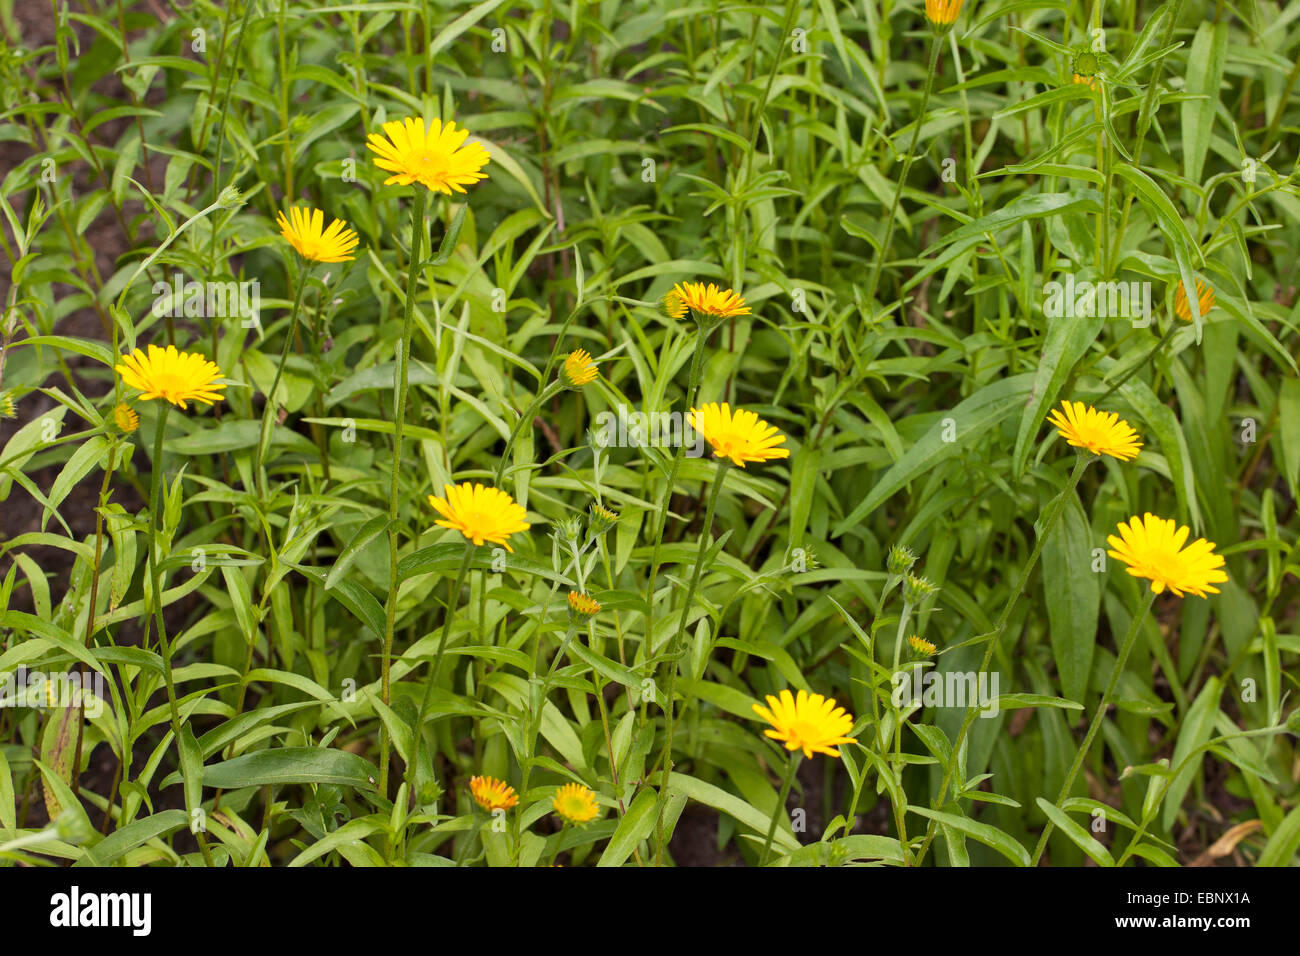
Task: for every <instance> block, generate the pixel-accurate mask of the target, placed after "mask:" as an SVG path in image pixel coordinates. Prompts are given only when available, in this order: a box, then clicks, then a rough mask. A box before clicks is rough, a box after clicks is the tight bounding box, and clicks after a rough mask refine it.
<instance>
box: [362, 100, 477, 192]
mask: <svg viewBox="0 0 1300 956" xmlns="http://www.w3.org/2000/svg"><path fill="white" fill-rule="evenodd" d="M468 138H469V130H467V129H457V128H456V124H455V123H454V122H450V121H449V122H447V123H443V122H442V120H438V119H435V120H431V121H430V122H429V125H428V126H427V127H426V126H425V125H424V120H423V119H421V118H420V117H418V116H415V117H412V116H408V117H407V118H406V119H404V120H393V121H392V122H389V123H385V124H384V133H383V135H382V136H381V135H380V134H379V133H371V134H370V136H369V137H367V139H366V146H367V147H368V148H369V149H370V151H371V152H373V153H375V154H376V158H375V165H376V166H378V167H379V168H380V169H384V170H387V171H388V172H390V173H392V174H393V175H391V176H389V177H388V178H387V179H385V180H384V185H385V186H391V185H392V184H393V183H398V184H399V185H402V186H410V185H411V184H412V183H420V184H421V185H422V186H426V187H428V188H429V189H432V190H433V191H434V192H440V193H443V194H444V195H447V196H450V195H451V194H452V193H453V192H458V193H463V192H465V187H466V186H472V185H474V184H475V183H477V182H478V181H479V180H481V179H487V178H488V177H487V173H481V172H479V170H480V169H482V168H483V167H484V166H486V165H487V164H488V162H489V160H490V159H491V157H490V156H489V155H488V151H487V147H485V146H484V145H483V144H482V143H480V142H477V141H476V142H473V143H466V142H465V140H466V139H468Z"/></svg>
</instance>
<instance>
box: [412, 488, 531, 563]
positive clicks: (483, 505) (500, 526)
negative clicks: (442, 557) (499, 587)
mask: <svg viewBox="0 0 1300 956" xmlns="http://www.w3.org/2000/svg"><path fill="white" fill-rule="evenodd" d="M443 494H444V495H446V497H445V498H438V497H436V496H434V495H429V504H431V505H432V506H433V507H434V510H436V511H437V512H438V513H439V514H440V515H442V519H441V520H438V521H435V522H434V524H436V525H439V526H441V527H443V528H450V529H451V530H453V531H459V532H460V533H461V534H463V535H464V536H465V537H466V538H468V539H469V540H470V541H473V542H474V544H476V545H481V544H483V543H484V542H491V543H492V544H499V545H501V546H502V547H503V548H505V549H506V550H507V551H509V552H510V553H511V554H513V553H514V550H515V549H514V548H512V547H510V542H509V541H508V540H507V539H508V538H509V537H510V536H511V535H512V534H518V533H519V532H521V531H527V530H528V529H529V528H530V527H531V524H530V523H529V521H528V512H527V511H525V510H524V509H523V507H521V506H520V505H518V504H516V503H515V499H513V498H511V497H510V495H508V494H506V492H504V491H501V490H500V489H498V488H489V487H488V486H487V485H480V484H473V483H471V482H468V481H466V482H462V483H461V484H459V485H444V486H443Z"/></svg>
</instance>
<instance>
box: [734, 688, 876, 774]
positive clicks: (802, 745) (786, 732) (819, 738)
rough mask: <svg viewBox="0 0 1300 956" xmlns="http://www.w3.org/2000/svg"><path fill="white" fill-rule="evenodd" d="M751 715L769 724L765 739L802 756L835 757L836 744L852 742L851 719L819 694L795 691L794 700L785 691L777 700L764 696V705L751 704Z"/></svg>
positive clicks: (791, 695)
mask: <svg viewBox="0 0 1300 956" xmlns="http://www.w3.org/2000/svg"><path fill="white" fill-rule="evenodd" d="M754 713H756V714H758V716H759V717H761V718H763V719H764V720H766V721H767V722H768V723H769V724H771V725H772V729H771V730H765V731H763V733H765V734H766V735H767V736H769V737H771V738H772V739H773V740H779V741H781V742H782V743H783V744H785V749H786V750H802V751H803V754H804V756H805V757H812V755H813V754H815V753H818V754H825V755H826V756H828V757H838V756H839V755H840V752H839V751H838V750H836V749H835V748H836V746H838V745H839V744H848V743H852V742H853V738H852V737H849V736H847V734H848V732H849V731H850V730H852V729H853V716H852V715H851V714H849V712H848V711H846V710H845V709H844V708H843V707H836V706H835V701H834V700H832V699H830V698H826V697H823V696H822V695H821V694H809V693H808V692H807V691H806V690H801V691H799V695H798V696H797V697H796V696H794V695H793V694H791V693H790V691H788V690H783V691H781V696H780V697H773V696H772V695H771V694H768V695H767V706H766V707H764V706H762V705H761V704H755V705H754Z"/></svg>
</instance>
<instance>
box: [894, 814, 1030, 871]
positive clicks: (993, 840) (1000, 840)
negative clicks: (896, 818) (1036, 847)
mask: <svg viewBox="0 0 1300 956" xmlns="http://www.w3.org/2000/svg"><path fill="white" fill-rule="evenodd" d="M907 809H908V810H909V811H910V812H912V813H916V814H920V815H921V816H923V817H929V818H930V819H931V820H935V821H937V822H938V823H946V824H947V825H948V826H950V827H952V828H953V829H954V830H960V831H961V832H962V833H964V834H966V835H967V836H968V837H970V838H971V839H972V840H978V841H979V842H980V843H983V844H984V845H985V846H988V847H992V848H993V849H995V850H997V851H998V852H999V853H1001V854H1002V855H1003V856H1005V857H1006V858H1007V859H1008V860H1010V861H1011V862H1012V863H1015V864H1016V865H1017V866H1029V862H1030V861H1029V851H1028V850H1026V849H1025V848H1024V847H1023V846H1021V845H1020V844H1019V843H1017V842H1016V841H1015V840H1014V839H1013V838H1012V837H1011V836H1009V835H1008V834H1006V833H1003V832H1002V831H1001V830H999V829H998V828H997V827H993V826H989V825H988V824H987V823H979V822H977V821H975V820H971V819H969V818H968V817H959V816H956V815H955V814H952V813H942V812H940V811H938V810H930V809H928V808H927V807H918V806H909V807H908V808H907Z"/></svg>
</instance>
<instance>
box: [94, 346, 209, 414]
mask: <svg viewBox="0 0 1300 956" xmlns="http://www.w3.org/2000/svg"><path fill="white" fill-rule="evenodd" d="M116 368H117V371H118V373H120V374H121V376H122V381H123V382H125V383H126V385H127V386H128V387H129V388H138V389H139V390H140V392H141V395H140V397H141V398H142V399H145V400H147V401H151V400H153V399H155V398H162V399H166V400H167V401H169V402H171V403H172V404H173V405H176V406H178V407H180V408H182V409H183V408H185V403H186V402H190V401H193V402H202V403H203V404H204V405H211V404H212V403H213V402H217V401H220V400H221V397H222V391H223V390H224V389H225V387H226V386H225V384H224V383H221V382H218V381H217V379H219V378H221V369H219V368H217V366H216V364H215V363H214V362H209V361H208V360H207V359H205V358H204V357H203V356H202V355H199V354H198V353H197V352H178V351H177V350H176V346H174V345H169V346H167V348H165V349H160V348H159V347H158V346H156V345H151V346H149V352H148V354H146V353H145V352H143V351H141V350H140V349H136V350H135V351H134V352H132V353H131V354H130V355H123V356H122V359H121V361H120V362H119V363H118V365H117V366H116Z"/></svg>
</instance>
